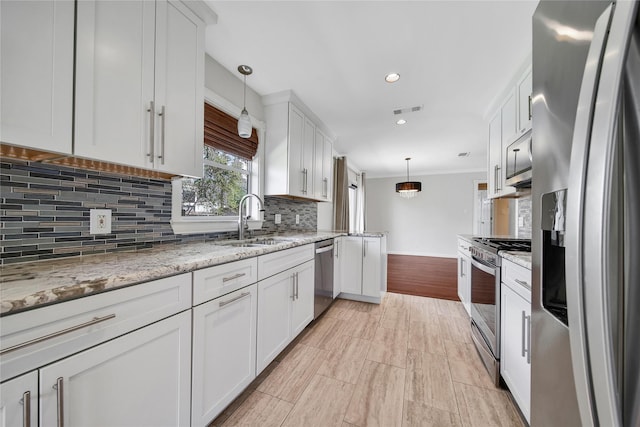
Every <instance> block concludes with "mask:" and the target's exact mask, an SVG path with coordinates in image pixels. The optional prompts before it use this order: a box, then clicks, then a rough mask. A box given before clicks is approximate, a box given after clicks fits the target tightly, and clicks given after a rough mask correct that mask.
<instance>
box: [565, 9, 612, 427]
mask: <svg viewBox="0 0 640 427" xmlns="http://www.w3.org/2000/svg"><path fill="white" fill-rule="evenodd" d="M611 12H612V6H609V7H607V9H605V11H604V12H602V14H601V15H600V17H599V18H598V20H597V22H596V25H595V28H594V30H593V38H592V39H591V45H590V46H589V52H588V54H587V61H586V65H585V69H584V74H583V77H582V84H581V86H580V95H579V97H578V107H577V111H576V121H575V126H574V130H573V142H572V145H571V147H572V148H571V162H570V166H569V191H567V220H566V222H565V224H566V233H565V248H566V258H565V268H566V271H565V274H566V290H567V315H568V320H569V325H571V326H570V328H569V339H570V343H571V362H572V363H571V364H572V366H573V376H574V381H575V386H576V394H577V397H578V406H579V408H580V418H581V419H582V424H583V425H591V426H592V425H594V424H595V421H594V415H595V408H594V407H593V396H592V394H591V377H590V374H589V363H588V353H587V343H586V328H585V321H586V319H585V312H584V304H583V302H584V301H583V287H582V286H581V284H582V283H583V274H582V266H583V256H582V255H583V254H582V245H583V237H584V236H583V231H584V225H583V217H582V212H583V209H584V196H585V179H586V169H587V156H588V153H589V141H590V137H591V120H592V117H593V110H594V104H595V97H596V91H597V86H596V83H597V80H598V73H599V71H600V68H599V67H600V63H601V61H602V55H603V53H604V46H605V41H606V37H607V33H608V29H609V21H610V18H611Z"/></svg>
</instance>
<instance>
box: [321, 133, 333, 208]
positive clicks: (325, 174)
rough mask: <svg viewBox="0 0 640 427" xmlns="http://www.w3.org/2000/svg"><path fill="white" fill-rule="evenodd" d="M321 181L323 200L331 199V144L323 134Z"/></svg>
mask: <svg viewBox="0 0 640 427" xmlns="http://www.w3.org/2000/svg"><path fill="white" fill-rule="evenodd" d="M322 181H323V185H324V200H326V201H328V202H331V201H333V144H332V143H331V140H330V139H329V138H327V137H326V136H325V138H324V150H323V151H322Z"/></svg>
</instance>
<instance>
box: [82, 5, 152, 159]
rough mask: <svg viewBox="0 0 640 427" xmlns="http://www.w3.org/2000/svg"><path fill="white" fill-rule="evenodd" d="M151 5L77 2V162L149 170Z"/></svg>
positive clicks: (150, 153)
mask: <svg viewBox="0 0 640 427" xmlns="http://www.w3.org/2000/svg"><path fill="white" fill-rule="evenodd" d="M155 13H156V12H155V2H151V1H95V0H86V1H80V2H77V15H78V16H77V27H76V28H77V30H76V31H77V38H76V40H77V45H76V94H75V147H74V150H75V151H74V153H75V154H76V155H78V156H83V157H88V158H94V159H99V160H105V161H110V162H114V163H125V164H127V165H130V166H137V167H147V168H148V167H151V166H152V165H153V163H152V160H153V159H155V155H156V153H155V152H153V150H154V147H153V144H154V143H153V141H154V138H153V135H152V134H153V131H152V130H151V128H150V126H151V123H152V122H153V120H154V119H155V116H154V111H153V110H152V109H151V105H152V102H153V100H154V87H153V85H154V81H153V80H154V44H155Z"/></svg>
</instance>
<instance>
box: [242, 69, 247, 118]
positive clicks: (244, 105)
mask: <svg viewBox="0 0 640 427" xmlns="http://www.w3.org/2000/svg"><path fill="white" fill-rule="evenodd" d="M242 109H243V110H246V109H247V75H246V74H245V75H244V94H243V96H242Z"/></svg>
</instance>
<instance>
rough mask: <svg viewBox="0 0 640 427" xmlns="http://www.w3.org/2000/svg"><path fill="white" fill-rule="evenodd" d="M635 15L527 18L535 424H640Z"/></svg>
mask: <svg viewBox="0 0 640 427" xmlns="http://www.w3.org/2000/svg"><path fill="white" fill-rule="evenodd" d="M639 19H640V18H639V17H638V2H637V1H628V0H627V1H617V2H611V1H605V2H602V1H542V2H540V4H539V6H538V8H537V10H536V12H535V14H534V17H533V94H532V104H533V182H532V205H533V206H532V208H533V227H532V228H533V230H532V252H533V254H532V255H533V293H532V311H533V319H532V331H531V337H532V344H531V347H532V364H531V388H532V390H531V424H532V426H545V427H546V426H574V425H576V426H577V425H584V426H588V425H601V426H618V425H624V426H640V126H639V121H640V119H639V118H640V23H639Z"/></svg>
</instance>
